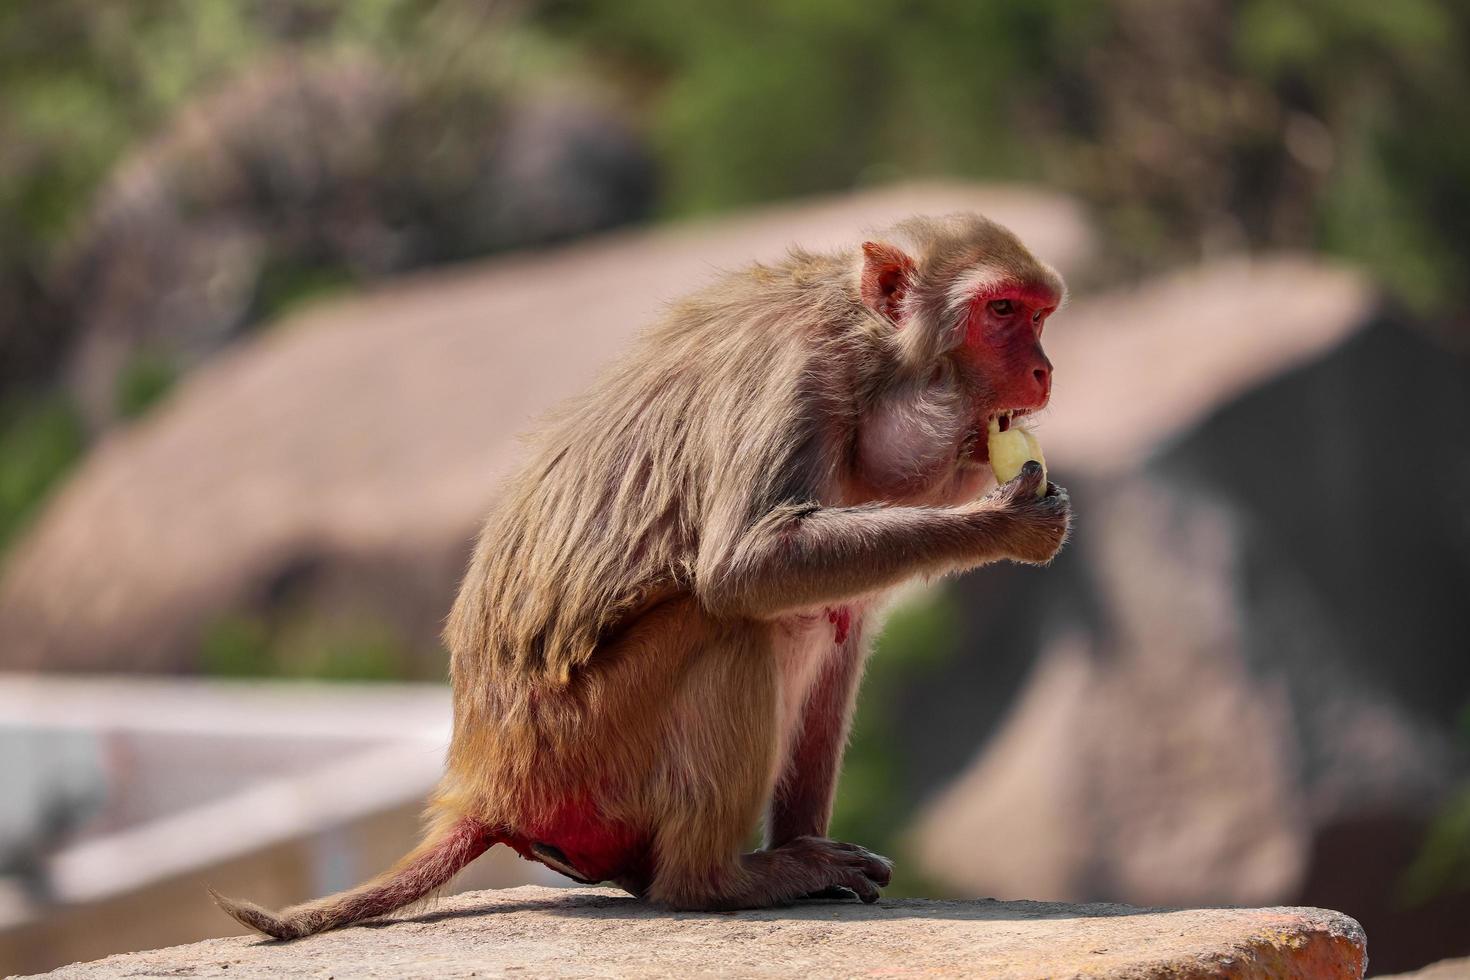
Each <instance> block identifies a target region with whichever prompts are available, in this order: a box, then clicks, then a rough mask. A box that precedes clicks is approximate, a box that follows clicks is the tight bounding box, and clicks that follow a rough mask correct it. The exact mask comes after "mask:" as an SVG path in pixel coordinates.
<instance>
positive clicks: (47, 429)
mask: <svg viewBox="0 0 1470 980" xmlns="http://www.w3.org/2000/svg"><path fill="white" fill-rule="evenodd" d="M84 441H85V433H84V431H83V428H82V422H81V419H80V417H79V416H78V415H77V413H76V411H75V410H74V409H73V408H72V406H71V405H70V404H69V403H67V402H66V400H65V399H63V398H62V397H60V396H59V395H51V396H47V397H38V398H36V399H35V400H34V401H29V402H25V403H20V404H16V405H14V406H11V407H10V408H8V409H6V410H3V411H0V552H3V551H4V549H5V547H6V546H7V545H8V544H9V543H10V541H11V540H12V539H13V538H14V537H15V535H16V533H17V532H18V531H19V530H20V529H21V527H23V526H24V524H25V522H26V521H27V519H28V518H30V516H31V515H32V514H33V513H34V512H35V510H36V508H37V506H38V505H39V504H40V502H41V500H42V498H43V497H44V496H45V495H46V492H47V491H48V490H50V488H51V487H52V486H53V485H54V484H55V483H56V482H57V480H58V479H60V478H61V476H62V475H63V474H64V473H66V472H67V470H69V469H70V468H71V466H72V464H73V463H74V462H75V461H76V460H77V459H78V457H79V456H80V455H81V452H82V446H83V444H84Z"/></svg>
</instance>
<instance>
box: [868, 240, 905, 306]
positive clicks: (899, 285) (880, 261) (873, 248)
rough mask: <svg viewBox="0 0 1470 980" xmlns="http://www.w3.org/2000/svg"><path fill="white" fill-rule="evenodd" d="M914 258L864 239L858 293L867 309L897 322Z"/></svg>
mask: <svg viewBox="0 0 1470 980" xmlns="http://www.w3.org/2000/svg"><path fill="white" fill-rule="evenodd" d="M913 274H914V260H913V259H911V258H909V257H908V256H907V255H905V254H904V253H903V252H902V251H901V250H900V249H896V248H894V247H893V246H892V245H881V244H879V243H877V242H863V275H862V279H861V280H860V281H859V283H858V293H859V295H860V296H861V297H862V300H863V302H864V303H866V304H867V306H868V309H870V310H876V311H877V312H879V313H881V314H883V315H884V316H886V317H888V318H889V319H890V320H893V321H894V322H895V323H897V322H898V319H899V317H898V307H899V304H900V303H902V302H903V297H904V293H905V292H906V290H907V287H908V282H909V279H910V277H912V276H913Z"/></svg>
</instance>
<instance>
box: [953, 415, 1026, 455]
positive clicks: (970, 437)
mask: <svg viewBox="0 0 1470 980" xmlns="http://www.w3.org/2000/svg"><path fill="white" fill-rule="evenodd" d="M1030 414H1031V409H1029V408H1008V409H1005V410H1004V411H1000V412H992V413H990V414H989V415H987V416H985V418H984V420H983V421H981V422H980V423H979V424H978V425H976V426H974V427H973V428H971V429H970V431H969V432H967V433H966V434H965V438H964V441H963V442H961V443H960V452H959V457H960V459H962V460H969V461H970V462H972V463H977V464H984V463H989V462H990V422H991V420H992V419H994V420H995V426H996V428H998V429H1000V431H1002V432H1006V431H1008V430H1009V429H1010V427H1011V426H1012V425H1013V424H1014V423H1015V422H1017V421H1018V420H1020V419H1023V418H1025V417H1026V416H1028V415H1030Z"/></svg>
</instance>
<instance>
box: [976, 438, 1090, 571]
mask: <svg viewBox="0 0 1470 980" xmlns="http://www.w3.org/2000/svg"><path fill="white" fill-rule="evenodd" d="M1043 473H1044V471H1043V470H1042V468H1041V464H1040V463H1038V462H1036V461H1035V460H1031V461H1030V462H1028V463H1026V465H1025V466H1023V467H1021V472H1020V474H1019V475H1017V476H1016V477H1014V478H1013V479H1011V480H1009V481H1007V482H1006V483H1002V484H1001V485H1000V486H998V487H996V488H995V489H994V490H992V491H991V492H990V493H989V494H987V495H986V496H985V498H984V499H982V500H980V501H979V502H978V503H977V504H976V505H975V509H976V512H977V513H978V514H979V515H981V516H982V518H983V519H985V520H986V521H987V522H988V523H991V524H992V526H993V527H994V528H995V531H996V533H997V535H998V536H999V538H1000V541H999V545H1000V550H1001V551H1002V552H1003V553H1004V554H1005V555H1006V556H1007V557H1009V558H1010V559H1011V560H1013V561H1019V562H1025V563H1027V564H1031V565H1044V564H1046V563H1047V562H1049V561H1051V560H1052V559H1053V558H1055V557H1056V554H1057V552H1058V551H1060V550H1061V548H1062V543H1063V542H1064V541H1066V540H1067V534H1068V532H1069V531H1070V530H1071V529H1072V500H1071V498H1070V497H1069V496H1068V495H1067V491H1066V490H1065V489H1063V488H1062V487H1059V486H1057V485H1056V484H1055V483H1047V484H1046V493H1045V494H1042V495H1039V494H1040V491H1041V487H1042V483H1043V480H1044V476H1043Z"/></svg>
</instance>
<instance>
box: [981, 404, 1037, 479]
mask: <svg viewBox="0 0 1470 980" xmlns="http://www.w3.org/2000/svg"><path fill="white" fill-rule="evenodd" d="M987 443H988V446H989V449H990V470H991V472H993V473H994V474H995V480H996V482H997V483H1006V482H1009V481H1010V480H1014V479H1015V478H1016V476H1017V474H1019V473H1020V472H1021V467H1023V466H1025V465H1026V462H1027V460H1032V459H1034V460H1036V461H1037V462H1038V463H1040V464H1041V485H1040V486H1039V487H1037V488H1036V495H1037V496H1038V497H1040V496H1044V495H1045V494H1046V457H1045V456H1043V455H1042V454H1041V443H1039V442H1037V441H1036V437H1035V436H1033V435H1032V434H1031V433H1030V432H1028V431H1027V430H1025V429H1023V428H1021V427H1020V426H1018V425H1016V424H1015V423H1014V422H1012V423H1011V427H1010V428H1009V429H1007V430H1006V431H1004V432H1002V431H1000V426H999V425H998V424H997V423H996V421H995V419H991V420H990V433H989V439H988V440H987Z"/></svg>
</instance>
